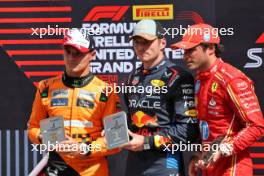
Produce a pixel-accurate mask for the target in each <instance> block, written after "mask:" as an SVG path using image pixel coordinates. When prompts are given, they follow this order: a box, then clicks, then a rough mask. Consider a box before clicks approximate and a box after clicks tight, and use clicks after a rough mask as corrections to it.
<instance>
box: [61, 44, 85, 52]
mask: <svg viewBox="0 0 264 176" xmlns="http://www.w3.org/2000/svg"><path fill="white" fill-rule="evenodd" d="M63 46H71V47H74V48H75V49H77V50H78V51H80V52H81V53H87V52H88V51H89V49H88V48H85V47H82V46H79V45H76V44H74V43H70V42H65V43H63Z"/></svg>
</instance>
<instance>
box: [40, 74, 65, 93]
mask: <svg viewBox="0 0 264 176" xmlns="http://www.w3.org/2000/svg"><path fill="white" fill-rule="evenodd" d="M61 79H62V76H61V75H59V76H56V77H52V78H48V79H44V80H41V81H40V82H39V84H38V89H39V90H40V91H42V90H43V89H46V88H48V87H50V86H53V85H56V84H58V83H59V82H61Z"/></svg>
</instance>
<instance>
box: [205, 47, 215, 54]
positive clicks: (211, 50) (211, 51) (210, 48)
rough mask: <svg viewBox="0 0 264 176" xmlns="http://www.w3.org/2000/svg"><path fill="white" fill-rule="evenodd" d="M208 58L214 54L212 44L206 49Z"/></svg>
mask: <svg viewBox="0 0 264 176" xmlns="http://www.w3.org/2000/svg"><path fill="white" fill-rule="evenodd" d="M206 52H207V53H208V55H209V56H211V55H214V54H215V46H214V45H213V44H210V45H209V47H208V48H207V51H206Z"/></svg>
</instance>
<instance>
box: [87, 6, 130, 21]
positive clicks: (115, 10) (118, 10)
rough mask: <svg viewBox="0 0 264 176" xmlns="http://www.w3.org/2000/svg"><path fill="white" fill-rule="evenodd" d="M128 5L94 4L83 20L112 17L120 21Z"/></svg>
mask: <svg viewBox="0 0 264 176" xmlns="http://www.w3.org/2000/svg"><path fill="white" fill-rule="evenodd" d="M128 8H129V6H95V7H94V8H92V10H90V11H89V12H88V14H87V15H86V16H85V18H84V19H83V21H99V20H100V19H109V18H110V19H112V21H120V20H121V18H122V17H123V16H124V14H125V13H126V11H127V10H128Z"/></svg>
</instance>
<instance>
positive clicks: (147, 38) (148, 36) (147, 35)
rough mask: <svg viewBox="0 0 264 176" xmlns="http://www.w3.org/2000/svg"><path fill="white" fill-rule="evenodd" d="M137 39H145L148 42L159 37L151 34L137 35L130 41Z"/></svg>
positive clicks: (130, 38)
mask: <svg viewBox="0 0 264 176" xmlns="http://www.w3.org/2000/svg"><path fill="white" fill-rule="evenodd" d="M135 37H142V38H144V39H146V40H155V39H156V38H158V37H157V36H155V35H150V34H136V35H133V36H130V37H129V40H132V39H133V38H135Z"/></svg>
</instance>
